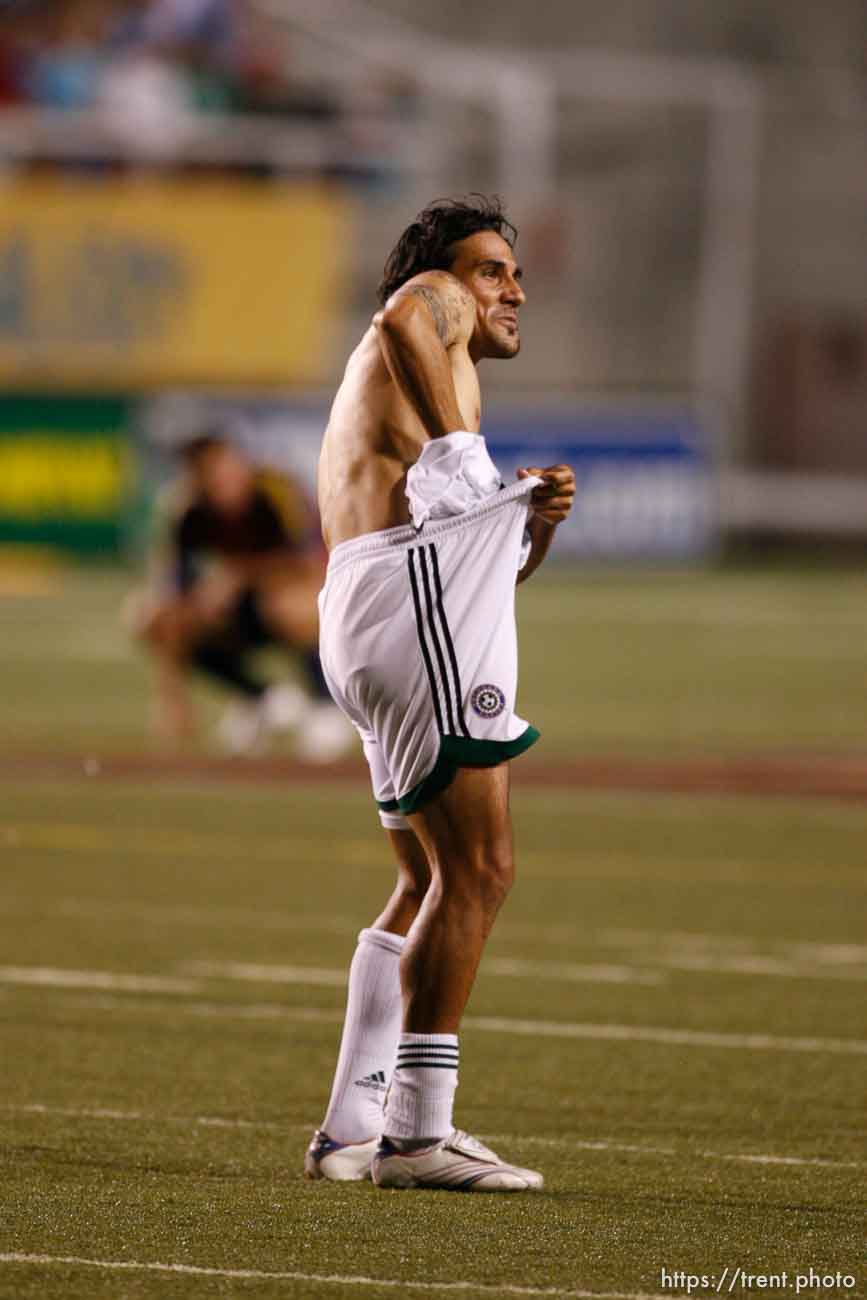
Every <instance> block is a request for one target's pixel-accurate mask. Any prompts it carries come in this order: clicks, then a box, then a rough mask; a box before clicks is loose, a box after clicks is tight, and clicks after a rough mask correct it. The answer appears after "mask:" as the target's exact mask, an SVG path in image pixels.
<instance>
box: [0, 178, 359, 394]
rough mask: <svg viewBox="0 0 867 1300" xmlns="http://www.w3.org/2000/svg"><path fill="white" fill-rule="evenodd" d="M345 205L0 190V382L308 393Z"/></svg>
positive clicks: (238, 196) (314, 188) (171, 190)
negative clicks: (299, 388) (303, 387)
mask: <svg viewBox="0 0 867 1300" xmlns="http://www.w3.org/2000/svg"><path fill="white" fill-rule="evenodd" d="M348 226H349V218H348V205H347V203H346V201H345V200H344V199H343V198H342V196H341V195H340V194H339V193H337V192H335V191H334V190H333V189H330V188H328V187H327V186H324V185H314V184H297V183H270V184H263V183H261V182H258V183H257V182H255V181H213V182H212V181H199V180H174V181H170V180H156V179H153V180H141V179H129V180H111V181H99V180H96V179H88V180H83V179H76V180H70V179H67V178H57V179H46V180H38V181H23V182H16V183H13V184H10V185H8V186H4V187H3V188H2V189H0V382H2V383H3V384H5V385H6V386H10V385H11V386H14V387H23V386H27V387H28V388H30V389H34V388H39V387H46V386H48V387H51V388H58V387H60V388H64V387H68V388H84V387H86V388H87V389H89V390H91V391H92V390H94V389H103V390H105V389H114V390H127V389H130V388H141V387H146V388H152V387H159V386H163V385H172V384H197V383H202V384H208V383H215V384H248V385H251V386H263V385H285V384H296V383H304V384H308V383H315V382H318V381H320V380H322V379H323V377H324V376H325V374H326V373H327V366H328V361H329V356H328V351H329V345H330V340H331V335H332V326H333V322H334V320H335V317H336V316H337V315H338V314H339V313H340V312H341V310H342V307H343V301H344V299H343V280H344V276H343V270H344V260H345V249H346V244H347V237H348V233H349V232H348Z"/></svg>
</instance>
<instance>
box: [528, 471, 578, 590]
mask: <svg viewBox="0 0 867 1300" xmlns="http://www.w3.org/2000/svg"><path fill="white" fill-rule="evenodd" d="M531 474H532V475H534V476H535V477H536V478H541V479H543V480H544V482H542V483H541V484H540V485H539V486H538V487H537V488H534V489H533V492H532V495H531V497H530V505H531V507H532V511H533V514H532V517H531V519H530V522H529V524H528V525H527V527H528V529H529V532H530V554H529V555H528V556H527V563H526V564H525V565H524V567H523V569H521V570H520V572H519V573H518V576H517V578H516V580H515V582H516V585H517V583H521V582H526V580H527V578H529V577H530V575H531V574H532V573H535V572H536V570H537V569H538V567H539V565H540V564H541V563H542V561H543V560H544V558H545V556H546V555H547V554H548V549H549V547H550V545H551V542H552V541H553V540H554V533H555V532H556V530H557V525H558V524H561V523H562V522H563V520H564V519H565V518H566V516H567V515H568V513H569V511H570V510H571V509H572V503H573V501H574V500H575V474H574V472H573V471H572V470H571V469H570V468H569V466H568V465H550V466H549V467H548V468H547V469H539V468H537V467H535V466H531V467H530V468H529V469H519V470H518V478H529V476H530V475H531Z"/></svg>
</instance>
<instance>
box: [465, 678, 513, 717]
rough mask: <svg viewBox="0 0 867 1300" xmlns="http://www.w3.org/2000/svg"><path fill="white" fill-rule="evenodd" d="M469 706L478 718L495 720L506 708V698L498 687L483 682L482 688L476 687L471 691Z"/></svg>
mask: <svg viewBox="0 0 867 1300" xmlns="http://www.w3.org/2000/svg"><path fill="white" fill-rule="evenodd" d="M470 704H471V705H472V706H473V712H474V713H478V715H479V717H480V718H496V717H498V715H499V714H501V713H502V712H503V709H504V708H505V707H506V697H505V695H504V694H503V692H502V691H501V690H500V688H499V686H494V685H492V684H491V683H490V682H485V684H484V686H477V687H476V689H475V690H474V691H473V693H472V695H471V696H470Z"/></svg>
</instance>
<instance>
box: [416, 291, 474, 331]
mask: <svg viewBox="0 0 867 1300" xmlns="http://www.w3.org/2000/svg"><path fill="white" fill-rule="evenodd" d="M406 292H407V293H412V294H415V295H416V296H417V297H419V298H421V299H422V301H423V302H425V303H426V304H427V307H428V309H429V311H430V314H431V316H432V317H433V322H434V326H435V327H436V332H437V337H438V338H439V339H440V341H441V342H442V343H443V344H444V345H448V343H449V342H450V341H451V340H452V339H453V338H454V335H455V333H456V331H457V329H458V327H459V326H460V323H461V311H462V309H463V308H464V307H465V306H466V304H467V299H468V298H469V296H470V295H469V294H468V293H467V291H466V289H464V287H463V285H462V284H458V283H457V282H456V283H455V285H454V287H452V285H449V286H448V287H445V286H443V288H442V289H431V288H430V286H429V285H426V284H413V285H410V286H409V287H408V288H407V290H406Z"/></svg>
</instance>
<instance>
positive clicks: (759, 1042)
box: [58, 971, 867, 1056]
mask: <svg viewBox="0 0 867 1300" xmlns="http://www.w3.org/2000/svg"><path fill="white" fill-rule="evenodd" d="M58 973H59V974H61V975H62V974H63V972H58ZM73 974H75V975H76V976H81V975H83V974H86V972H82V971H76V972H73ZM94 974H97V975H98V977H99V980H100V984H99V987H100V988H107V987H114V986H112V985H110V984H109V983H108V981H109V979H110V978H111V977H110V976H108V975H107V974H106V973H105V972H94ZM118 978H120V979H129V978H133V979H135V978H137V977H135V976H132V977H130V976H120V977H118ZM142 978H147V977H142ZM61 987H63V986H61ZM76 987H81V985H80V984H77V985H76ZM84 1005H85V1006H90V1007H92V1008H93V1009H94V1010H117V1009H119V1008H122V1007H125V1008H126V1009H128V1010H130V1011H140V1010H142V1009H145V1010H147V1009H153V1008H154V1007H156V1006H157V1004H156V1003H155V1002H153V1001H150V1002H147V1003H135V1002H125V1001H122V1000H120V999H117V998H103V999H101V1000H98V999H94V1000H91V1001H89V1002H86V1003H84ZM159 1009H160V1011H161V1013H162V1014H165V1012H167V1011H171V1010H174V1011H175V1013H178V1014H181V1015H191V1016H204V1017H214V1018H217V1019H234V1020H285V1021H290V1022H291V1021H295V1020H299V1021H309V1022H314V1023H316V1022H321V1023H327V1024H332V1023H334V1022H335V1021H337V1022H341V1023H342V1021H343V1012H342V1011H337V1010H334V1011H331V1010H328V1009H324V1008H321V1007H285V1006H281V1005H280V1004H279V1003H273V1002H264V1003H262V1002H260V1003H255V1002H253V1003H242V1004H240V1005H239V1004H234V1005H233V1004H231V1003H223V1002H186V1003H185V1002H181V1001H180V1000H178V1001H176V1002H170V1003H163V1004H160V1006H159ZM462 1023H463V1025H464V1026H465V1027H466V1028H467V1029H479V1030H482V1031H483V1032H491V1033H497V1034H516V1035H521V1036H525V1037H529V1038H567V1039H600V1040H602V1041H606V1042H622V1043H629V1042H635V1043H642V1042H643V1043H665V1044H675V1045H677V1046H679V1047H720V1048H730V1049H735V1050H737V1051H743V1050H746V1051H756V1052H813V1053H821V1052H828V1053H830V1054H832V1055H837V1056H867V1040H864V1039H860V1038H817V1037H816V1038H813V1037H804V1038H800V1037H788V1036H778V1035H775V1034H732V1033H718V1032H716V1031H711V1030H697V1029H669V1028H667V1027H666V1028H664V1027H661V1026H655V1025H612V1024H593V1023H583V1022H575V1021H569V1020H523V1019H512V1018H511V1017H508V1016H465V1017H464V1020H463V1022H462Z"/></svg>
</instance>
